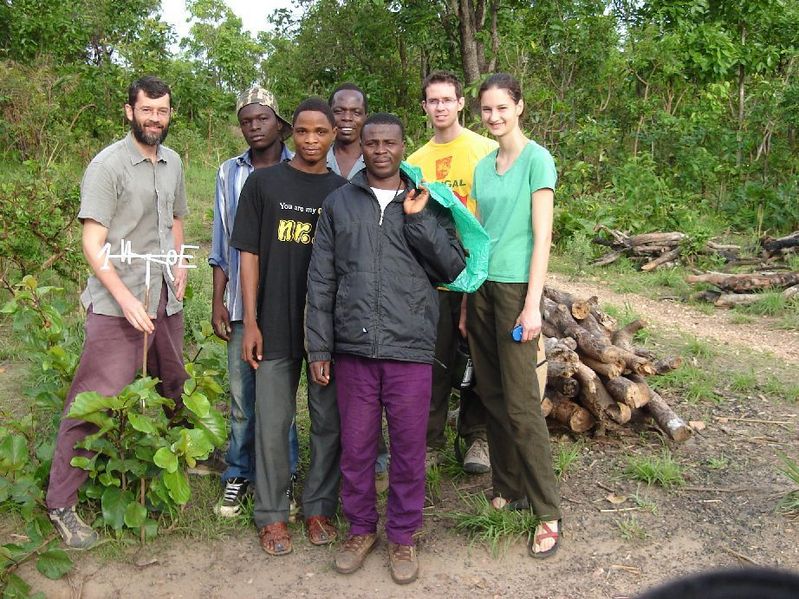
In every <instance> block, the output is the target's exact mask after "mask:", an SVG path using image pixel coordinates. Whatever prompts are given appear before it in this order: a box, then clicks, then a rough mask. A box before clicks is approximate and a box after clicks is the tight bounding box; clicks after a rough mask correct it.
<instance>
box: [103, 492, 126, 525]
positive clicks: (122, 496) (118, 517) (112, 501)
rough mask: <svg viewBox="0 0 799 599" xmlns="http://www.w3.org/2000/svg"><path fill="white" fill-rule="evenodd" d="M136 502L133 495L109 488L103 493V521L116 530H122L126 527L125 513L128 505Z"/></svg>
mask: <svg viewBox="0 0 799 599" xmlns="http://www.w3.org/2000/svg"><path fill="white" fill-rule="evenodd" d="M132 501H134V497H133V493H131V492H130V491H123V490H122V489H118V488H117V487H108V488H107V489H106V490H105V491H104V492H103V497H102V498H101V499H100V505H101V507H102V509H103V520H104V521H105V523H106V524H108V525H109V526H110V527H111V528H113V529H114V530H122V527H123V526H124V525H125V513H126V511H127V509H128V504H129V503H130V502H132Z"/></svg>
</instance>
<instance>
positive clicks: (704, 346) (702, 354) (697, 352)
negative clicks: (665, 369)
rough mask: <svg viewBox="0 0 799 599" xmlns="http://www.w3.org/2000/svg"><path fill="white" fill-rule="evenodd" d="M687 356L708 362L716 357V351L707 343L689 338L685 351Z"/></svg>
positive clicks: (695, 338)
mask: <svg viewBox="0 0 799 599" xmlns="http://www.w3.org/2000/svg"><path fill="white" fill-rule="evenodd" d="M683 351H684V353H685V355H686V356H689V357H694V358H699V359H702V360H707V359H708V358H712V357H714V356H715V355H716V351H715V349H713V346H712V345H710V343H708V342H707V341H703V340H702V339H698V338H697V337H689V338H688V340H687V341H686V343H685V349H684V350H683Z"/></svg>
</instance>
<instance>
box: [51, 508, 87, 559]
mask: <svg viewBox="0 0 799 599" xmlns="http://www.w3.org/2000/svg"><path fill="white" fill-rule="evenodd" d="M47 515H48V516H49V517H50V521H51V522H52V523H53V526H55V529H56V530H57V531H58V534H60V535H61V538H62V539H63V540H64V544H65V545H66V546H67V547H72V548H73V549H89V548H91V547H92V546H93V545H94V544H95V543H97V541H98V540H99V539H100V536H99V535H98V534H97V531H95V530H94V529H93V528H92V527H91V526H89V525H88V524H86V523H85V522H84V521H83V520H81V518H80V516H78V514H77V513H76V512H75V506H74V505H71V506H69V507H64V508H56V509H54V510H48V511H47Z"/></svg>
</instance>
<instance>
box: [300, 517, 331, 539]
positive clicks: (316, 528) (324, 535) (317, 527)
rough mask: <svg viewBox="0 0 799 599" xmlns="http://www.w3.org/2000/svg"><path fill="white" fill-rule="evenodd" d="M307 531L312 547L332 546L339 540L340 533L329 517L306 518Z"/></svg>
mask: <svg viewBox="0 0 799 599" xmlns="http://www.w3.org/2000/svg"><path fill="white" fill-rule="evenodd" d="M305 530H306V532H307V533H308V540H309V541H310V542H311V544H312V545H330V543H332V542H334V541H335V540H336V538H338V531H337V530H336V527H335V526H333V524H332V523H331V522H330V518H328V517H327V516H311V517H309V518H306V520H305Z"/></svg>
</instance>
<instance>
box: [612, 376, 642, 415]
mask: <svg viewBox="0 0 799 599" xmlns="http://www.w3.org/2000/svg"><path fill="white" fill-rule="evenodd" d="M602 382H603V383H604V384H605V388H606V389H607V390H608V393H610V396H611V397H612V398H613V399H615V400H616V401H617V402H620V403H623V404H625V405H627V406H629V407H630V409H633V410H634V409H636V408H640V407H641V406H644V405H646V403H647V402H648V401H649V394H648V393H643V392H642V391H641V389H640V388H639V386H638V384H636V383H634V382H633V381H631V380H630V379H628V378H625V377H623V376H619V377H616V378H613V379H607V380H605V379H602Z"/></svg>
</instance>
